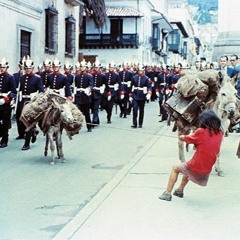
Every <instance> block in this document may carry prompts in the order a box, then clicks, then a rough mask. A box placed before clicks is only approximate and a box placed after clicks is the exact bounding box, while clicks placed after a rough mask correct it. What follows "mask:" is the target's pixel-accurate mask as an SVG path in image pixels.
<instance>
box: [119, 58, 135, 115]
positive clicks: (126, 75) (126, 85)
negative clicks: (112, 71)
mask: <svg viewBox="0 0 240 240" xmlns="http://www.w3.org/2000/svg"><path fill="white" fill-rule="evenodd" d="M122 68H123V69H122V70H121V71H120V72H119V77H120V80H121V84H122V90H123V93H124V98H123V99H121V96H122V94H120V99H119V107H120V115H119V116H120V117H124V118H127V115H128V113H129V114H130V112H131V108H132V106H131V103H130V102H129V93H130V92H131V79H132V72H131V71H129V70H128V63H123V64H122ZM128 106H129V111H127V110H128Z"/></svg>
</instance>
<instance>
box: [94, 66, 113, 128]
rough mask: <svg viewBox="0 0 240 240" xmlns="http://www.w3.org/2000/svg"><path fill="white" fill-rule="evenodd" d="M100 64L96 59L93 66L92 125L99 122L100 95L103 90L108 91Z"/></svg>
mask: <svg viewBox="0 0 240 240" xmlns="http://www.w3.org/2000/svg"><path fill="white" fill-rule="evenodd" d="M101 67H102V66H101V64H100V63H99V62H98V61H96V62H95V63H94V68H93V73H92V76H93V89H92V113H93V117H92V123H93V127H94V126H95V125H99V124H100V119H99V115H98V111H99V107H100V104H101V102H102V96H103V93H104V92H105V91H107V92H109V91H108V87H107V80H106V76H105V74H103V73H102V71H101Z"/></svg>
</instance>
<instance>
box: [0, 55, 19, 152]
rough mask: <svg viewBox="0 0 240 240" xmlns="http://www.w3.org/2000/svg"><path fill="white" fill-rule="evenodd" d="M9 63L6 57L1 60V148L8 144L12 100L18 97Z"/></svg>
mask: <svg viewBox="0 0 240 240" xmlns="http://www.w3.org/2000/svg"><path fill="white" fill-rule="evenodd" d="M8 68H9V64H8V62H7V61H6V59H5V58H2V59H1V60H0V139H1V141H0V148H5V147H7V145H8V136H9V129H10V128H11V113H12V108H11V105H10V103H11V101H12V99H13V98H15V97H16V93H17V91H16V83H15V80H14V77H13V75H11V74H9V73H8Z"/></svg>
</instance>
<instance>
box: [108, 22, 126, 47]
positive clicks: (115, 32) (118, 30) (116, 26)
mask: <svg viewBox="0 0 240 240" xmlns="http://www.w3.org/2000/svg"><path fill="white" fill-rule="evenodd" d="M122 25H123V20H122V19H111V29H110V31H111V32H110V34H111V43H112V44H113V45H116V44H119V43H120V42H121V39H122V30H123V26H122Z"/></svg>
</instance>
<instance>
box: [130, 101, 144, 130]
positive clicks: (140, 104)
mask: <svg viewBox="0 0 240 240" xmlns="http://www.w3.org/2000/svg"><path fill="white" fill-rule="evenodd" d="M132 105H133V125H134V126H137V118H138V111H139V118H138V124H139V125H143V118H144V107H145V100H135V99H133V102H132Z"/></svg>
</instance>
